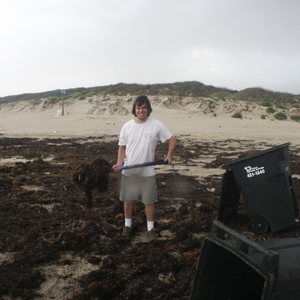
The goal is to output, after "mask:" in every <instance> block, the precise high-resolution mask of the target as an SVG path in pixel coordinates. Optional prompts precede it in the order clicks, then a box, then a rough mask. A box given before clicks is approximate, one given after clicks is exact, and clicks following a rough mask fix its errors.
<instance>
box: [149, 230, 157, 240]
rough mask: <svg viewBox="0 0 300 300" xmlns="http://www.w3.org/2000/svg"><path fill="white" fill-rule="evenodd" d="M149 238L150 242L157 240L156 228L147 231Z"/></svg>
mask: <svg viewBox="0 0 300 300" xmlns="http://www.w3.org/2000/svg"><path fill="white" fill-rule="evenodd" d="M147 238H148V241H153V240H156V239H157V236H156V233H155V231H154V228H152V229H151V230H149V231H147Z"/></svg>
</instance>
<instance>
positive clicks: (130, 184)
mask: <svg viewBox="0 0 300 300" xmlns="http://www.w3.org/2000/svg"><path fill="white" fill-rule="evenodd" d="M120 200H121V201H134V200H142V202H143V203H144V204H145V205H147V204H153V203H155V202H157V201H158V200H157V186H156V175H154V176H149V177H128V176H125V175H122V180H121V189H120Z"/></svg>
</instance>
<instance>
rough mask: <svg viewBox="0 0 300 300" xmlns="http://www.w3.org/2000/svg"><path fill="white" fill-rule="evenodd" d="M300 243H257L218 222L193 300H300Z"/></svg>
mask: <svg viewBox="0 0 300 300" xmlns="http://www.w3.org/2000/svg"><path fill="white" fill-rule="evenodd" d="M299 253H300V240H299V239H295V238H284V239H278V240H276V239H275V240H269V241H258V242H254V241H251V240H249V239H248V238H247V237H245V236H243V235H241V234H239V233H237V232H236V231H234V230H232V229H230V228H228V227H227V226H225V225H224V224H223V223H221V222H219V221H215V222H214V223H213V226H212V229H211V232H210V233H209V234H208V235H207V236H206V237H205V238H204V240H203V243H202V246H201V252H200V255H199V259H198V263H197V269H196V275H195V277H194V282H193V287H192V292H191V297H190V299H191V300H196V299H197V300H202V299H203V300H204V299H205V300H208V299H210V300H223V299H224V300H225V299H226V300H229V299H230V300H258V299H259V300H284V299H288V300H298V299H300V285H299V282H300V255H299Z"/></svg>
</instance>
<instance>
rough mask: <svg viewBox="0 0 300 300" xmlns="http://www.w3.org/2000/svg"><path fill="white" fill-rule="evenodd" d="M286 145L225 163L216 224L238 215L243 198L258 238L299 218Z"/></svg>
mask: <svg viewBox="0 0 300 300" xmlns="http://www.w3.org/2000/svg"><path fill="white" fill-rule="evenodd" d="M289 145H290V143H285V144H282V145H279V146H276V147H273V148H270V149H267V150H263V151H259V152H256V153H254V154H252V155H248V156H245V157H242V158H240V159H236V160H233V161H231V162H229V163H226V164H225V165H224V166H223V168H224V169H226V173H225V174H224V176H223V184H222V193H221V201H220V209H219V215H218V220H219V221H222V222H226V221H227V220H229V219H231V218H232V217H234V216H235V215H236V214H237V210H238V205H239V200H240V194H242V195H243V199H244V203H245V206H246V208H247V214H248V217H249V218H250V226H251V229H252V230H253V231H254V232H256V233H259V234H262V233H266V232H267V231H269V230H270V231H272V232H273V231H278V230H281V229H285V228H288V227H291V226H292V225H294V224H295V220H296V219H297V218H298V217H299V210H298V204H297V199H296V195H295V190H294V185H293V179H292V175H291V170H290V161H289ZM299 299H300V298H299Z"/></svg>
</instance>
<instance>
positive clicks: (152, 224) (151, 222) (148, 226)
mask: <svg viewBox="0 0 300 300" xmlns="http://www.w3.org/2000/svg"><path fill="white" fill-rule="evenodd" d="M153 228H154V221H147V229H148V231H150V230H151V229H153Z"/></svg>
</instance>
